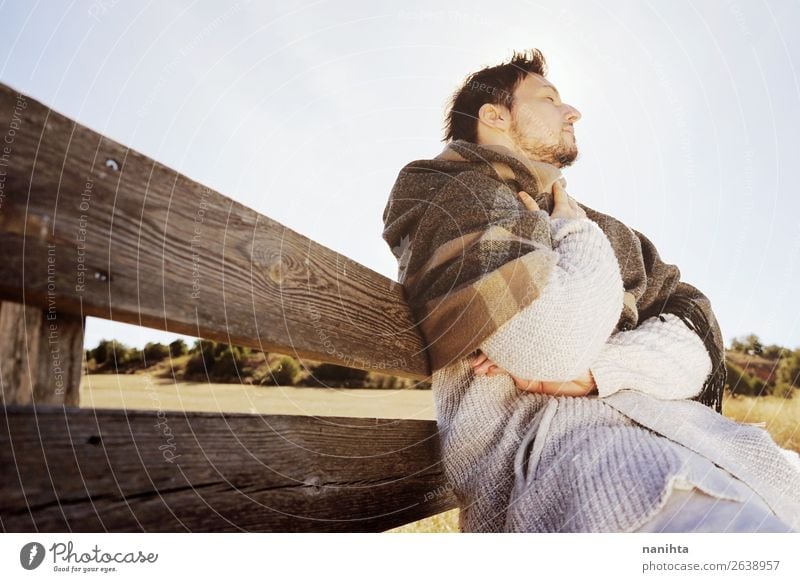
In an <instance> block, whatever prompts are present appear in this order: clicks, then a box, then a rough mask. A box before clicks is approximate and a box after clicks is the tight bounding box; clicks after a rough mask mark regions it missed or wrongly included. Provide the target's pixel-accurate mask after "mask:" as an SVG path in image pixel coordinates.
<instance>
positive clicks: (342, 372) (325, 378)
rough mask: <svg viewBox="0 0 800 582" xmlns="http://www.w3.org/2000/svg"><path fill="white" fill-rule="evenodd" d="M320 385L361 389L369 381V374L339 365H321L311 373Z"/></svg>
mask: <svg viewBox="0 0 800 582" xmlns="http://www.w3.org/2000/svg"><path fill="white" fill-rule="evenodd" d="M311 373H312V375H313V377H314V378H316V380H317V381H318V382H319V383H322V384H326V385H328V386H344V387H350V388H352V387H361V386H363V385H364V383H365V381H366V380H367V376H368V375H369V372H367V371H366V370H359V369H357V368H348V367H346V366H339V365H337V364H319V365H318V366H315V367H314V369H313V370H312V371H311Z"/></svg>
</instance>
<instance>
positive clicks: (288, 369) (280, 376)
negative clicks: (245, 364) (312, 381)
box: [259, 356, 301, 386]
mask: <svg viewBox="0 0 800 582" xmlns="http://www.w3.org/2000/svg"><path fill="white" fill-rule="evenodd" d="M300 371H301V367H300V362H298V361H297V360H296V359H295V358H292V357H289V356H284V357H282V358H281V359H280V360H278V361H277V362H276V363H275V364H273V365H272V367H270V369H269V372H268V373H267V374H265V375H264V376H263V377H262V378H261V379H260V381H259V383H260V384H263V385H269V386H294V385H295V382H297V378H298V377H299V376H300Z"/></svg>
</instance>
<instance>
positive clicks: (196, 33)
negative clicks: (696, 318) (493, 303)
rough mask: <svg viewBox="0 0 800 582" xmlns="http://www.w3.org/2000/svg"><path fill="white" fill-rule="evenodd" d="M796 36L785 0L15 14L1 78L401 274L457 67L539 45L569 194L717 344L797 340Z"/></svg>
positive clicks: (130, 333) (46, 8)
mask: <svg viewBox="0 0 800 582" xmlns="http://www.w3.org/2000/svg"><path fill="white" fill-rule="evenodd" d="M798 26H800V4H798V3H797V2H792V1H791V0H776V1H770V2H764V1H761V2H757V1H756V2H744V1H743V0H742V1H738V2H736V1H724V0H718V1H705V2H686V1H674V2H655V1H652V0H651V1H649V2H648V1H608V0H602V1H600V0H597V1H573V2H570V1H568V0H567V1H564V0H555V1H551V0H546V1H544V0H542V1H536V2H522V1H517V2H514V1H509V2H503V3H487V2H470V1H464V0H459V1H457V2H455V1H454V2H440V3H438V4H437V3H432V2H430V1H427V2H425V1H418V0H403V1H402V2H397V3H396V7H391V6H390V5H389V3H384V2H380V3H379V2H367V1H366V0H361V1H350V2H309V1H302V2H296V1H284V2H263V3H258V2H248V1H240V2H239V3H235V2H233V1H232V2H212V1H207V2H206V1H204V2H200V1H197V2H189V1H186V0H180V1H171V2H155V1H151V2H149V3H145V2H129V1H119V0H87V1H73V2H70V3H67V2H63V3H62V2H59V3H56V2H35V3H34V2H27V1H22V0H18V1H11V2H1V3H0V81H2V82H4V83H6V84H8V85H11V86H12V87H14V88H16V89H18V90H20V91H22V92H24V93H26V94H28V95H30V96H31V97H33V98H35V99H37V100H39V101H42V102H43V103H45V104H47V105H49V106H51V107H52V108H53V109H55V110H57V111H59V112H61V113H64V114H66V115H68V116H69V117H72V118H74V119H76V120H78V121H79V122H81V123H83V124H84V125H87V126H88V127H91V128H93V129H95V130H97V131H100V132H101V133H104V134H105V135H107V136H109V137H111V138H113V139H115V140H117V141H120V142H122V143H124V144H126V145H129V146H131V147H132V148H134V149H136V150H138V151H140V152H143V153H144V154H146V155H148V156H151V157H153V158H155V159H157V160H159V161H160V162H162V163H164V164H166V165H168V166H171V167H173V168H175V169H176V170H178V171H180V172H182V173H184V174H186V175H188V176H189V177H191V178H193V179H195V180H197V181H199V182H201V183H204V184H206V185H208V186H210V187H212V188H214V189H216V190H218V191H219V192H222V193H223V194H226V195H228V196H230V197H232V198H234V199H235V200H238V201H240V202H242V203H244V204H246V205H247V206H250V207H252V208H254V209H256V210H258V211H259V212H261V213H262V214H265V215H268V216H270V217H272V218H274V219H276V220H278V221H280V222H282V223H284V224H286V225H287V226H289V227H291V228H293V229H295V230H297V231H299V232H301V233H303V234H305V235H306V236H308V237H310V238H312V239H315V240H317V241H319V242H321V243H322V244H325V245H326V246H328V247H330V248H332V249H334V250H336V251H339V252H341V253H343V254H345V255H347V256H349V257H351V258H353V259H354V260H356V261H358V262H360V263H362V264H364V265H367V266H369V267H371V268H372V269H374V270H376V271H378V272H380V273H383V274H385V275H387V276H389V277H392V278H394V277H395V275H396V269H397V266H396V262H395V260H394V257H393V256H392V255H391V253H390V252H389V249H388V247H387V246H386V244H385V243H384V242H383V240H382V239H381V231H382V222H381V213H382V211H383V208H384V205H385V202H386V198H387V195H388V193H389V190H390V189H391V186H392V184H393V182H394V179H395V178H396V176H397V172H398V171H399V169H400V168H401V167H402V166H403V165H405V164H406V163H407V162H409V161H411V160H414V159H420V158H428V157H432V156H434V155H436V154H437V153H438V152H439V151H440V150H441V148H442V147H443V144H442V143H441V126H442V117H443V113H444V105H445V102H446V100H447V98H448V97H449V95H450V94H451V92H452V91H453V90H454V89H455V88H456V86H457V85H458V84H459V82H461V81H462V80H463V78H464V76H465V75H466V74H468V73H469V72H471V71H473V70H475V69H477V68H480V67H482V66H485V65H491V64H496V63H498V62H500V61H502V60H504V59H506V58H508V57H509V56H510V54H511V51H512V50H513V49H524V48H530V47H538V48H540V49H542V51H543V52H544V53H545V56H546V57H547V59H548V62H549V64H550V75H549V79H550V80H551V81H552V82H553V83H554V84H555V85H556V86H557V87H558V88H559V90H560V92H561V95H562V97H563V98H564V100H565V101H566V102H568V103H570V104H572V105H574V106H575V107H577V108H578V109H579V110H580V111H581V112H582V113H583V119H582V120H581V121H580V122H578V124H577V125H576V137H577V141H578V144H579V146H580V152H581V153H580V157H579V159H578V161H577V162H575V164H574V165H573V167H571V168H569V169H567V170H566V172H565V174H566V177H567V180H568V182H569V185H568V191H569V192H570V194H571V195H572V196H574V197H575V198H577V199H578V200H580V201H581V202H584V203H585V204H587V205H589V206H591V207H592V208H595V209H596V210H599V211H601V212H604V213H606V214H610V215H612V216H615V217H617V218H619V219H621V220H622V221H623V222H625V223H626V224H628V225H629V226H631V227H633V228H636V229H638V230H640V231H642V232H644V233H645V234H646V235H647V236H648V237H649V238H650V239H651V240H652V241H653V242H654V243H655V244H656V246H657V248H658V249H659V251H660V254H661V256H662V258H663V259H664V260H665V261H667V262H670V263H675V264H677V265H678V266H679V267H680V269H681V272H682V275H683V279H684V280H685V281H688V282H689V283H692V284H693V285H695V286H697V287H698V288H699V289H701V290H702V291H703V292H704V293H705V294H706V295H707V296H708V297H709V298H710V299H711V302H712V306H713V307H714V311H715V313H716V314H717V317H718V319H719V321H720V325H721V328H722V332H723V335H724V336H725V341H726V344H729V342H730V339H731V338H732V337H735V336H739V335H743V334H746V333H751V332H753V333H756V334H758V335H759V336H760V337H761V339H762V341H764V342H766V343H778V344H781V345H784V346H787V347H800V308H799V307H800V305H798V293H797V291H798V289H800V260H799V259H800V198H799V197H798V186H797V185H798V183H800V163H798V159H799V157H798V153H799V152H798V138H797V136H798V135H800V81H799V80H798V76H799V75H798V71H797V70H796V69H797V67H795V62H796V61H798V63H800V37H798V36H797V35H796V34H793V33H794V32H795V31H796V30H797V28H798ZM86 328H87V329H86V345H87V346H88V347H93V346H94V345H96V344H97V342H98V341H99V340H100V338H101V337H106V338H112V337H114V338H117V339H120V340H122V341H124V342H125V343H127V344H129V345H135V346H143V345H144V343H145V342H147V341H164V342H167V341H171V340H172V339H174V338H175V337H178V336H176V335H174V334H163V333H161V332H156V331H153V330H149V329H145V328H137V327H133V326H127V325H123V324H118V323H114V322H105V321H102V320H99V319H94V318H89V319H88V321H87V326H86Z"/></svg>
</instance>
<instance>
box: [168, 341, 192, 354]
mask: <svg viewBox="0 0 800 582" xmlns="http://www.w3.org/2000/svg"><path fill="white" fill-rule="evenodd" d="M188 353H189V347H188V346H187V345H186V342H185V341H183V340H182V339H176V340H175V341H174V342H172V343H170V344H169V355H170V356H172V357H173V358H179V357H181V356H185V355H186V354H188Z"/></svg>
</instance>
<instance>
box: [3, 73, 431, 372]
mask: <svg viewBox="0 0 800 582" xmlns="http://www.w3.org/2000/svg"><path fill="white" fill-rule="evenodd" d="M12 125H13V126H15V127H16V129H15V130H14V135H13V141H12V143H11V144H0V156H3V157H0V171H3V172H4V174H3V176H2V180H3V181H2V182H1V183H2V185H3V190H2V194H3V199H2V206H0V247H2V249H3V261H0V299H6V300H12V301H17V302H19V303H22V304H24V305H26V306H28V307H30V306H38V307H40V308H45V307H47V301H48V292H52V291H53V290H54V293H55V302H56V304H57V309H58V312H59V313H71V314H74V315H75V316H77V317H85V316H87V315H90V316H95V317H101V318H104V319H113V320H115V321H122V322H127V323H132V324H136V325H142V326H147V327H152V328H155V329H161V330H165V331H169V332H174V333H182V334H188V335H192V336H195V337H204V338H208V339H214V340H217V341H223V342H229V343H231V344H235V345H242V346H249V347H253V348H257V349H262V350H266V351H277V352H282V353H287V354H292V355H297V356H299V357H305V358H309V359H313V360H319V361H325V362H331V363H336V364H340V365H346V366H350V367H355V368H362V369H367V370H376V371H381V372H385V373H390V374H395V375H399V376H405V377H408V378H414V379H425V378H427V377H428V375H429V367H428V360H427V355H426V352H425V351H424V344H423V341H422V339H421V337H420V335H419V334H418V332H417V330H416V328H415V326H414V324H413V322H412V318H411V314H410V311H409V309H408V306H407V304H406V302H405V300H404V297H403V292H402V287H401V286H400V285H397V284H394V283H393V282H392V281H391V280H389V279H387V278H386V277H383V276H382V275H379V274H377V273H375V272H374V271H372V270H370V269H368V268H366V267H364V266H363V265H360V264H358V263H356V262H354V261H352V260H350V259H348V258H347V257H345V256H343V255H340V254H338V253H336V252H334V251H332V250H330V249H327V248H326V247H324V246H322V245H320V244H317V243H315V242H314V241H312V240H309V239H308V238H306V237H304V236H303V235H301V234H299V233H297V232H295V231H293V230H291V229H289V228H287V227H285V226H283V225H282V224H280V223H278V222H276V221H274V220H272V219H270V218H268V217H266V216H262V215H260V214H258V213H257V212H255V211H254V210H252V209H250V208H247V207H245V206H244V205H242V204H239V203H238V202H235V201H233V200H231V199H230V198H227V197H225V196H223V195H222V194H219V193H217V192H215V191H213V190H210V189H208V188H206V187H204V186H203V185H201V184H198V183H197V182H194V181H192V180H190V179H189V178H187V177H185V176H183V175H181V174H179V173H177V172H176V171H174V170H172V169H170V168H168V167H166V166H164V165H163V164H160V163H158V162H155V161H154V160H152V159H149V158H147V157H146V156H144V155H142V154H140V153H138V152H135V151H133V150H131V149H129V148H126V147H125V146H123V145H121V144H119V143H117V142H114V141H112V140H110V139H107V138H105V137H103V136H102V135H100V134H98V133H96V132H94V131H92V130H90V129H88V128H86V127H83V126H81V125H80V124H78V123H75V122H74V121H72V120H70V119H68V118H67V117H65V116H63V115H60V114H58V113H56V112H54V111H51V110H50V109H49V108H47V107H46V106H44V105H42V104H41V103H38V102H36V101H34V100H33V99H31V98H29V97H26V96H24V95H20V94H18V93H17V92H15V91H14V90H12V89H11V88H9V87H7V86H5V85H0V127H3V128H7V127H11V126H12ZM3 147H6V148H7V150H3ZM263 196H265V197H272V198H274V199H275V200H278V199H279V196H280V194H278V193H275V192H264V193H263ZM375 244H382V241H379V240H376V241H375ZM51 297H52V296H51Z"/></svg>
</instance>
